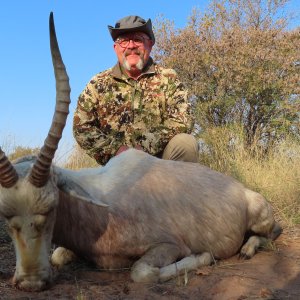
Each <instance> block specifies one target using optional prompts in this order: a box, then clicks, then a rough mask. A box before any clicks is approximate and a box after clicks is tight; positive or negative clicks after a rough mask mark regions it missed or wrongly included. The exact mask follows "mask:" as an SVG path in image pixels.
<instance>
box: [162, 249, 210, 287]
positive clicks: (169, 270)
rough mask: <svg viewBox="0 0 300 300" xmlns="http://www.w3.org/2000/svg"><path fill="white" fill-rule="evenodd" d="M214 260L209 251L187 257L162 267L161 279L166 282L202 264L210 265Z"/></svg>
mask: <svg viewBox="0 0 300 300" xmlns="http://www.w3.org/2000/svg"><path fill="white" fill-rule="evenodd" d="M212 261H213V259H212V256H211V255H210V253H208V252H204V253H202V254H199V255H191V256H188V257H185V258H183V259H182V260H180V261H178V262H175V263H173V264H171V265H168V266H166V267H163V268H161V269H160V274H159V281H160V282H164V281H167V280H170V279H172V278H174V277H176V276H178V275H181V274H183V273H185V272H189V271H192V270H195V269H197V268H199V267H201V266H207V265H210V264H211V263H212Z"/></svg>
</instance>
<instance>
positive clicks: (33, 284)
mask: <svg viewBox="0 0 300 300" xmlns="http://www.w3.org/2000/svg"><path fill="white" fill-rule="evenodd" d="M51 282H52V272H51V269H50V268H49V270H44V271H41V272H38V273H36V274H26V273H23V274H18V273H17V271H16V272H15V275H14V277H13V284H14V285H15V286H16V287H17V288H18V289H20V290H24V291H27V292H38V291H42V290H45V289H47V288H49V286H50V284H51Z"/></svg>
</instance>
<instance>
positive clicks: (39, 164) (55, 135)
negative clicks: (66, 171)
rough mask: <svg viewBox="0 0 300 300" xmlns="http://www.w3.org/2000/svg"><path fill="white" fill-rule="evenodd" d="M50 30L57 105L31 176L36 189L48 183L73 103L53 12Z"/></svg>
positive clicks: (50, 19) (30, 178) (50, 18)
mask: <svg viewBox="0 0 300 300" xmlns="http://www.w3.org/2000/svg"><path fill="white" fill-rule="evenodd" d="M49 30H50V48H51V55H52V62H53V67H54V74H55V82H56V105H55V112H54V115H53V119H52V124H51V127H50V130H49V132H48V135H47V138H46V139H45V142H44V146H43V147H42V148H41V151H40V153H39V155H38V157H37V160H36V162H35V164H34V166H33V167H32V170H31V173H30V175H29V181H30V182H31V183H32V184H33V185H34V186H36V187H42V186H44V185H45V184H46V183H47V181H48V178H49V174H50V167H51V163H52V160H53V158H54V155H55V151H56V149H57V147H58V143H59V141H60V139H61V137H62V132H63V129H64V127H65V125H66V121H67V116H68V114H69V104H70V102H71V99H70V92H71V89H70V85H69V77H68V74H67V71H66V68H65V65H64V63H63V60H62V57H61V54H60V51H59V47H58V43H57V38H56V33H55V27H54V20H53V13H52V12H51V13H50V17H49Z"/></svg>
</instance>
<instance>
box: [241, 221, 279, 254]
mask: <svg viewBox="0 0 300 300" xmlns="http://www.w3.org/2000/svg"><path fill="white" fill-rule="evenodd" d="M281 233H282V228H281V226H280V225H279V224H278V223H276V222H275V223H274V226H273V229H272V231H271V233H270V234H269V236H268V238H266V237H262V236H257V235H254V236H251V237H250V238H249V239H248V241H247V242H246V243H245V244H244V246H243V247H242V249H241V251H240V258H243V259H250V258H252V257H253V256H254V254H255V253H256V251H257V249H258V248H260V247H264V246H265V245H266V244H267V243H268V242H269V241H274V240H276V239H277V238H278V236H279V235H280V234H281Z"/></svg>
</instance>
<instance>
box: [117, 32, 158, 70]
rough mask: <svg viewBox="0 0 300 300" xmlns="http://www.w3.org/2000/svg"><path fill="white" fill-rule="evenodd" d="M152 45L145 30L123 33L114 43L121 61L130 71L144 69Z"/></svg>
mask: <svg viewBox="0 0 300 300" xmlns="http://www.w3.org/2000/svg"><path fill="white" fill-rule="evenodd" d="M152 46H153V42H152V40H151V39H150V38H149V37H148V35H147V34H145V33H143V32H134V33H126V34H122V35H120V36H119V37H118V38H117V39H116V41H115V43H114V49H115V52H116V54H117V57H118V60H119V63H120V64H121V65H122V66H123V68H124V69H125V70H127V71H128V72H129V73H130V72H138V71H142V69H143V68H144V66H145V65H146V64H147V62H148V59H149V56H150V52H151V49H152Z"/></svg>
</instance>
